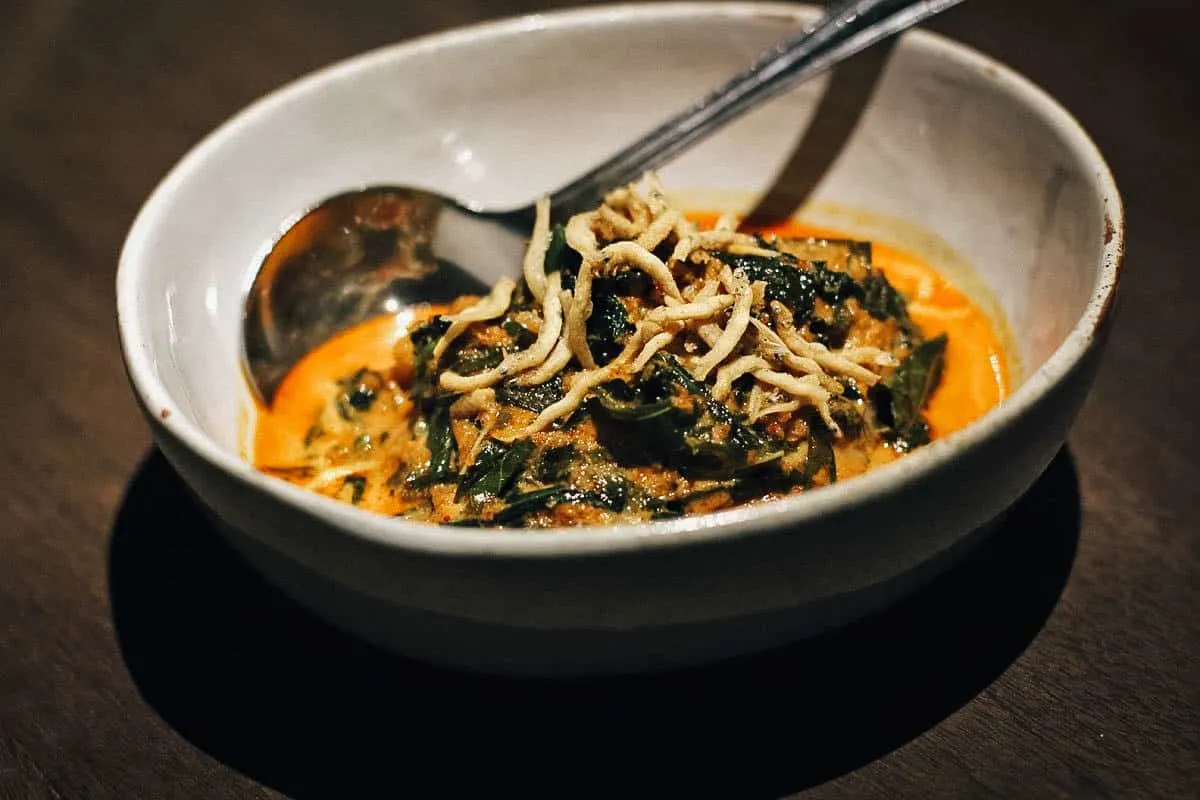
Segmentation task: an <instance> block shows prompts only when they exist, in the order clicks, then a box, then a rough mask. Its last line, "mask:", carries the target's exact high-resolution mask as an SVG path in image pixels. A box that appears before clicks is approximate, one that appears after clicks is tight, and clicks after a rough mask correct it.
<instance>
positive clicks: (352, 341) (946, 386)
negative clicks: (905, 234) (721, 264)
mask: <svg viewBox="0 0 1200 800" xmlns="http://www.w3.org/2000/svg"><path fill="white" fill-rule="evenodd" d="M689 216H690V217H691V218H692V219H694V220H695V221H696V222H698V223H699V224H700V225H701V226H709V227H711V225H712V224H713V223H714V222H715V221H716V218H717V215H716V214H712V215H709V214H691V215H689ZM759 230H762V231H763V232H767V233H776V234H778V235H780V236H791V237H809V236H811V237H816V238H828V239H845V238H853V237H851V236H848V235H847V234H845V233H842V232H839V231H834V230H828V229H824V228H814V227H812V226H808V225H802V224H800V223H796V222H787V223H783V224H780V225H774V226H771V227H768V228H765V229H759ZM871 253H872V261H873V263H874V265H875V266H876V267H877V268H879V269H881V270H883V273H884V275H886V276H887V279H888V281H889V282H890V283H891V284H892V285H893V286H894V287H895V288H896V289H897V290H899V291H900V292H901V293H902V294H903V295H904V296H905V297H906V298H908V300H909V306H908V311H909V316H911V317H912V319H913V321H914V322H916V323H917V324H918V325H919V326H920V328H921V331H922V333H923V334H924V335H925V336H926V337H931V336H936V335H938V334H939V333H943V332H944V333H945V334H946V335H947V337H948V339H949V341H948V343H947V345H946V355H945V363H944V366H943V372H942V381H941V384H940V385H939V386H938V388H937V390H936V391H935V392H934V394H933V397H932V398H930V401H929V405H928V406H927V407H926V409H925V414H926V418H927V419H928V420H929V425H930V428H931V429H932V430H931V433H932V435H933V437H934V438H935V439H936V438H939V437H942V436H946V435H948V434H950V433H953V432H954V431H956V430H958V429H959V428H962V427H964V426H966V425H967V424H969V423H971V422H973V421H974V420H976V419H978V418H979V417H981V416H983V414H984V413H986V412H987V411H988V410H990V409H991V408H992V407H994V406H995V405H996V404H997V403H999V402H1000V401H1001V400H1003V399H1004V397H1005V396H1006V395H1007V394H1008V392H1009V389H1010V384H1009V373H1008V365H1007V358H1006V356H1005V354H1004V350H1003V348H1002V347H1001V345H1000V338H999V336H998V334H997V331H996V330H995V327H994V326H993V324H992V321H991V320H990V319H989V318H988V316H987V314H985V313H984V312H983V310H982V309H980V308H979V307H978V306H976V305H975V304H974V303H972V302H971V301H970V299H969V298H968V297H967V296H966V295H965V294H964V293H963V292H962V291H960V290H959V289H957V288H955V287H954V286H953V285H951V284H950V283H949V282H948V281H946V280H945V279H944V278H942V276H940V275H939V274H938V273H937V272H936V271H934V269H933V268H932V267H930V266H929V265H927V264H926V263H924V262H923V261H921V260H920V259H919V258H917V257H916V256H914V255H912V254H910V253H906V252H904V251H903V250H898V249H896V248H894V247H889V246H887V245H884V244H879V243H877V242H872V243H871ZM444 310H445V306H426V307H423V308H420V309H414V310H412V311H409V312H405V313H402V314H399V315H396V316H387V317H379V318H377V319H373V320H370V321H368V322H364V323H362V324H361V325H358V326H356V327H354V328H351V329H350V330H348V331H345V332H343V333H341V334H338V335H337V336H335V337H334V338H333V339H331V340H329V341H328V342H326V343H325V344H324V345H322V346H321V347H319V348H317V349H316V350H314V351H313V352H312V353H310V354H308V355H307V356H305V357H304V358H303V359H302V360H301V361H300V363H299V364H297V365H296V366H295V367H294V368H293V369H292V371H291V372H290V373H288V375H287V377H286V378H285V379H284V381H283V383H282V384H280V386H279V389H278V391H277V392H276V394H275V400H274V402H273V403H272V405H271V407H270V408H269V409H265V408H261V407H260V408H259V409H258V419H257V424H256V426H255V434H254V450H253V455H254V462H255V463H256V464H258V465H260V466H261V465H279V464H296V463H300V461H301V460H302V459H303V457H304V446H303V442H304V436H305V433H306V432H307V431H308V428H309V426H310V425H311V424H312V420H313V417H314V416H315V415H316V414H317V412H318V411H319V409H320V408H321V407H322V406H323V405H324V404H325V403H327V402H328V401H329V398H330V397H332V396H333V395H334V393H335V392H336V390H337V381H338V380H339V379H341V378H343V377H345V376H346V375H348V374H350V373H352V372H354V371H355V370H356V369H358V368H359V367H364V366H365V367H367V368H369V369H373V370H376V371H378V372H383V373H385V374H386V373H387V372H388V371H390V370H391V369H393V366H394V357H393V355H392V350H393V347H394V346H395V344H396V342H397V341H399V340H400V339H401V338H403V337H404V336H407V335H408V332H409V331H410V330H411V329H412V328H414V327H416V326H417V325H419V324H421V323H422V322H424V321H425V320H427V319H429V318H430V317H432V316H433V315H435V314H438V313H442V312H443V311H444ZM396 377H397V378H398V379H401V381H402V379H403V378H404V376H396Z"/></svg>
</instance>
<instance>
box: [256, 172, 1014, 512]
mask: <svg viewBox="0 0 1200 800" xmlns="http://www.w3.org/2000/svg"><path fill="white" fill-rule="evenodd" d="M1007 390H1008V375H1007V368H1006V366H1005V357H1004V352H1003V350H1002V348H1001V347H1000V345H999V341H998V337H997V335H996V331H995V329H994V326H993V325H992V324H991V321H990V320H989V319H988V318H987V316H986V315H984V314H983V313H982V312H981V311H980V309H979V308H977V307H976V306H975V305H973V304H972V303H971V302H970V301H969V300H968V299H967V297H966V296H965V295H964V294H963V293H962V292H960V291H958V290H957V289H955V288H954V287H953V286H951V285H950V284H949V283H947V282H946V281H945V280H943V279H942V278H941V277H940V276H939V275H938V274H937V273H936V272H934V271H933V270H931V269H930V268H929V267H927V266H926V265H924V264H922V263H921V262H919V261H918V260H916V259H914V258H912V257H910V256H907V255H906V254H904V253H901V252H898V251H894V250H890V249H889V248H886V247H881V246H879V245H872V244H871V243H867V242H862V241H855V240H852V239H848V238H845V237H843V236H839V235H836V234H834V233H832V232H827V231H816V230H811V229H803V228H800V227H799V226H797V225H794V224H788V225H785V226H781V227H777V228H772V229H766V230H760V231H756V232H753V233H751V232H743V231H739V230H738V228H737V220H736V219H735V218H733V217H731V216H723V217H719V218H714V217H713V216H711V215H706V216H695V215H693V216H688V215H685V214H683V213H682V212H681V211H680V210H679V209H677V208H675V207H673V206H672V205H671V204H670V203H669V202H668V201H667V199H666V196H665V194H664V192H663V191H662V188H661V187H660V186H659V185H658V183H657V181H656V180H655V179H654V177H653V176H649V177H647V178H646V179H645V180H644V181H643V182H642V183H641V184H638V185H631V186H628V187H625V188H622V189H619V190H616V191H613V192H611V193H610V194H609V195H608V196H607V197H606V198H605V201H604V203H603V204H602V205H601V206H600V207H599V208H597V209H596V210H594V211H591V212H588V213H584V214H578V215H576V216H574V217H571V218H570V219H569V220H567V221H566V223H565V224H564V225H551V224H550V209H549V206H548V204H547V203H546V202H545V201H543V202H541V203H540V204H539V205H538V209H537V220H536V223H535V225H534V229H533V231H532V235H531V237H530V242H529V247H528V251H527V253H526V256H525V260H524V269H523V276H522V279H521V280H519V281H518V280H511V279H503V280H501V281H499V282H498V283H497V284H495V286H494V287H493V288H492V290H491V292H490V293H489V294H487V295H486V296H484V297H475V296H471V297H461V298H459V299H458V300H456V301H454V302H453V303H451V304H449V305H448V306H442V307H436V308H425V309H422V310H420V311H410V312H406V313H405V314H401V315H398V316H391V317H386V318H382V319H379V320H375V321H372V322H369V323H366V324H364V325H361V326H359V327H358V328H355V329H352V330H351V331H348V332H346V333H344V334H342V335H340V336H338V337H336V338H335V339H334V340H332V341H330V342H329V343H327V344H326V345H324V346H323V347H321V348H319V349H318V350H317V351H315V352H314V353H312V354H310V355H309V356H307V357H306V358H305V359H304V360H303V361H301V362H300V364H299V365H298V366H297V367H295V368H294V369H293V371H292V372H291V373H290V374H289V375H288V377H287V378H286V380H285V381H284V383H283V384H282V385H281V386H280V388H279V391H278V392H277V394H276V396H275V398H274V400H273V403H272V406H271V408H270V409H264V410H263V411H262V413H261V414H260V416H259V419H258V424H257V431H256V438H255V453H254V458H255V462H256V464H257V465H258V467H259V468H260V469H261V470H263V471H264V472H267V473H269V474H272V475H276V476H278V477H281V478H284V479H286V480H289V481H291V482H293V483H296V484H299V485H301V486H304V487H307V488H309V489H311V490H313V491H316V492H320V493H321V494H324V495H327V496H329V497H333V498H337V499H340V500H343V501H345V502H348V503H353V504H355V505H359V506H361V507H363V508H367V509H372V510H375V511H378V512H381V513H385V514H392V515H400V516H404V517H408V518H411V519H415V520H422V521H427V522H435V523H441V524H453V525H471V526H514V527H518V526H523V527H560V526H574V525H605V524H611V523H615V522H633V521H644V520H650V519H664V518H670V517H676V516H680V515H692V514H700V513H707V512H711V511H716V510H719V509H723V508H728V507H731V506H735V505H740V504H745V503H751V502H761V501H765V500H770V499H773V498H778V497H782V496H785V495H788V494H792V493H795V492H803V491H807V490H810V489H814V488H817V487H821V486H825V485H827V484H830V483H833V482H835V481H839V480H846V479H848V478H852V477H853V476H855V475H859V474H862V473H863V472H866V471H867V470H870V469H873V468H875V467H877V466H880V465H882V464H886V463H888V462H890V461H892V460H894V459H896V458H900V457H902V456H903V455H904V454H905V453H907V452H909V451H911V450H912V449H914V448H918V447H921V446H922V445H925V444H927V443H928V442H930V441H931V440H932V439H934V438H936V437H938V436H944V435H946V434H948V433H950V432H952V431H953V430H956V429H958V428H960V427H962V426H963V425H965V424H967V423H969V422H970V421H972V420H973V419H975V418H977V417H978V416H980V415H981V414H983V413H984V412H986V411H987V409H989V408H990V407H992V406H993V405H995V404H996V403H997V402H999V401H1000V400H1001V399H1002V398H1003V397H1004V395H1005V393H1006V392H1007Z"/></svg>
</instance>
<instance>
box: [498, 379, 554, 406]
mask: <svg viewBox="0 0 1200 800" xmlns="http://www.w3.org/2000/svg"><path fill="white" fill-rule="evenodd" d="M562 397H563V381H562V375H561V374H559V375H555V376H554V377H553V378H551V379H550V380H548V381H546V382H545V383H538V384H532V385H529V386H524V385H522V384H520V383H518V382H517V381H516V379H514V378H509V379H508V380H507V381H505V382H504V383H502V384H500V386H499V388H497V389H496V399H497V400H498V401H499V402H500V403H501V404H502V405H507V406H516V407H517V408H524V409H526V410H529V411H533V412H535V413H541V412H542V411H543V410H545V409H546V407H548V406H550V405H552V404H554V403H557V402H558V401H559V400H561V399H562Z"/></svg>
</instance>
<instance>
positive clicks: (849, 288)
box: [716, 253, 860, 324]
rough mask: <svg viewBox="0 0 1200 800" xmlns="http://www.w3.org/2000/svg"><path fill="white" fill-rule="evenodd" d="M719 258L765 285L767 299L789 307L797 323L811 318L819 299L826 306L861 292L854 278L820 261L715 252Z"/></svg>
mask: <svg viewBox="0 0 1200 800" xmlns="http://www.w3.org/2000/svg"><path fill="white" fill-rule="evenodd" d="M716 256H717V257H718V258H719V259H721V260H722V261H724V262H725V263H726V264H728V265H729V266H730V267H732V268H733V269H734V270H742V271H744V272H745V273H746V277H747V278H749V279H750V280H751V281H752V282H753V281H762V282H764V283H765V284H766V285H767V291H766V296H767V299H768V300H778V301H779V302H781V303H783V304H784V305H786V306H788V307H789V308H790V309H791V310H792V313H794V314H795V315H796V322H797V323H798V324H799V323H803V322H807V321H808V319H809V318H810V317H811V316H812V313H813V308H814V307H815V305H816V299H817V298H818V297H820V298H821V299H822V300H824V301H825V302H826V303H829V304H837V303H841V302H843V301H845V300H847V299H848V298H850V297H855V296H857V295H858V294H859V292H860V289H859V286H858V284H857V283H855V282H854V279H853V278H851V277H850V276H849V275H847V274H845V273H844V272H835V271H833V270H829V269H826V268H825V265H824V263H822V262H820V261H813V262H809V264H808V266H807V267H805V266H802V265H801V264H800V262H798V261H797V260H796V259H795V258H794V257H792V256H788V255H784V256H781V257H779V258H772V257H770V256H759V255H738V254H734V253H716Z"/></svg>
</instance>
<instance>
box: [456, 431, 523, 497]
mask: <svg viewBox="0 0 1200 800" xmlns="http://www.w3.org/2000/svg"><path fill="white" fill-rule="evenodd" d="M533 451H534V444H533V441H532V440H530V439H518V440H517V441H515V442H513V443H512V444H504V443H502V442H498V441H496V440H494V439H489V440H488V441H486V442H484V444H483V447H482V448H480V450H479V455H478V456H476V458H475V463H474V464H472V465H471V466H470V468H469V469H468V470H467V472H466V474H465V475H463V477H462V480H461V481H460V482H459V484H458V491H457V492H456V493H455V495H454V498H455V500H458V501H460V502H461V501H462V500H464V499H467V498H470V499H471V500H472V501H473V502H476V503H480V502H483V501H484V500H487V499H489V498H492V497H503V496H504V495H505V494H507V493H508V491H509V490H510V489H511V488H512V487H513V485H514V483H515V482H516V479H517V476H518V475H520V474H521V472H522V471H523V470H524V469H525V465H526V464H527V463H529V457H530V456H531V455H533Z"/></svg>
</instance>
